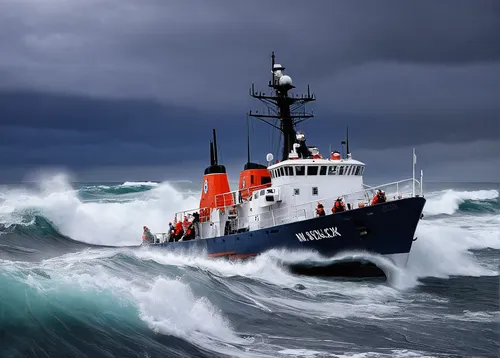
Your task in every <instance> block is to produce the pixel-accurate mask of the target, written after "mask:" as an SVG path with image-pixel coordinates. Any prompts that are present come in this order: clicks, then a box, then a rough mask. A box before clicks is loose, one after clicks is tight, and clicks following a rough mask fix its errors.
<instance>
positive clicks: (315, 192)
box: [313, 186, 318, 195]
mask: <svg viewBox="0 0 500 358" xmlns="http://www.w3.org/2000/svg"><path fill="white" fill-rule="evenodd" d="M313 195H318V187H316V186H315V187H313Z"/></svg>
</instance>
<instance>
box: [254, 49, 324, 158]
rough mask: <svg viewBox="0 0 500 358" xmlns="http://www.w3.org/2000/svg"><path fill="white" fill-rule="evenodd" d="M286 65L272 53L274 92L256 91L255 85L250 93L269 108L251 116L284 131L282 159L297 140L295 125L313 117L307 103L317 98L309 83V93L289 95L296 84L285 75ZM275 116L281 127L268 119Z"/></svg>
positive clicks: (271, 83)
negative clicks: (280, 62) (308, 110)
mask: <svg viewBox="0 0 500 358" xmlns="http://www.w3.org/2000/svg"><path fill="white" fill-rule="evenodd" d="M284 70H285V67H283V66H281V65H280V64H278V63H276V62H275V56H274V51H273V53H272V62H271V72H272V77H271V81H269V87H271V88H272V89H273V90H274V94H273V93H272V92H271V95H269V96H268V95H266V94H265V93H263V92H255V88H254V85H253V84H252V88H251V90H250V95H251V96H252V97H253V98H257V99H258V100H260V101H261V102H263V103H264V104H265V105H266V106H267V109H268V114H260V113H252V111H250V113H249V114H248V115H249V116H250V117H255V118H257V119H260V120H261V121H263V122H265V123H267V124H269V125H270V126H272V127H274V128H276V129H278V130H280V131H281V132H282V133H283V154H282V160H287V159H288V155H289V153H290V151H291V150H292V148H293V144H294V143H295V140H296V132H295V126H296V125H297V124H299V123H301V122H303V121H305V120H306V119H308V118H311V117H313V116H314V115H313V114H312V113H307V112H306V110H305V104H306V103H307V102H312V101H315V100H316V96H315V95H314V94H311V90H310V88H309V85H308V86H307V94H306V95H304V94H302V95H300V96H299V95H296V96H295V97H294V96H293V95H289V93H288V91H290V90H291V89H292V88H295V86H293V85H292V78H291V77H290V76H288V75H285V74H284V73H283V71H284ZM270 118H275V119H279V120H280V125H279V127H278V126H276V125H274V124H273V123H271V122H269V121H268V119H270Z"/></svg>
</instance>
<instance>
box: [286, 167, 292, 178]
mask: <svg viewBox="0 0 500 358" xmlns="http://www.w3.org/2000/svg"><path fill="white" fill-rule="evenodd" d="M285 173H286V175H290V176H293V167H285Z"/></svg>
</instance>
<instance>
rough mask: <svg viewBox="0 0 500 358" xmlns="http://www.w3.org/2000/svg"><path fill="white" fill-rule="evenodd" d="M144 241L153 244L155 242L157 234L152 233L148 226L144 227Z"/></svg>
mask: <svg viewBox="0 0 500 358" xmlns="http://www.w3.org/2000/svg"><path fill="white" fill-rule="evenodd" d="M143 230H144V231H143V233H142V241H145V242H147V243H151V244H153V243H154V242H155V236H154V235H153V234H152V233H151V231H150V230H149V229H148V227H147V226H144V227H143Z"/></svg>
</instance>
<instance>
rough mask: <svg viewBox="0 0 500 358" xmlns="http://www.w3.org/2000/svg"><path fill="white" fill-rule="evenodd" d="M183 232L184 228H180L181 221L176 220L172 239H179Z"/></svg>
mask: <svg viewBox="0 0 500 358" xmlns="http://www.w3.org/2000/svg"><path fill="white" fill-rule="evenodd" d="M183 234H184V229H183V228H182V222H180V221H177V222H176V223H175V227H174V235H173V241H179V239H180V238H181V237H182V235H183Z"/></svg>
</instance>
